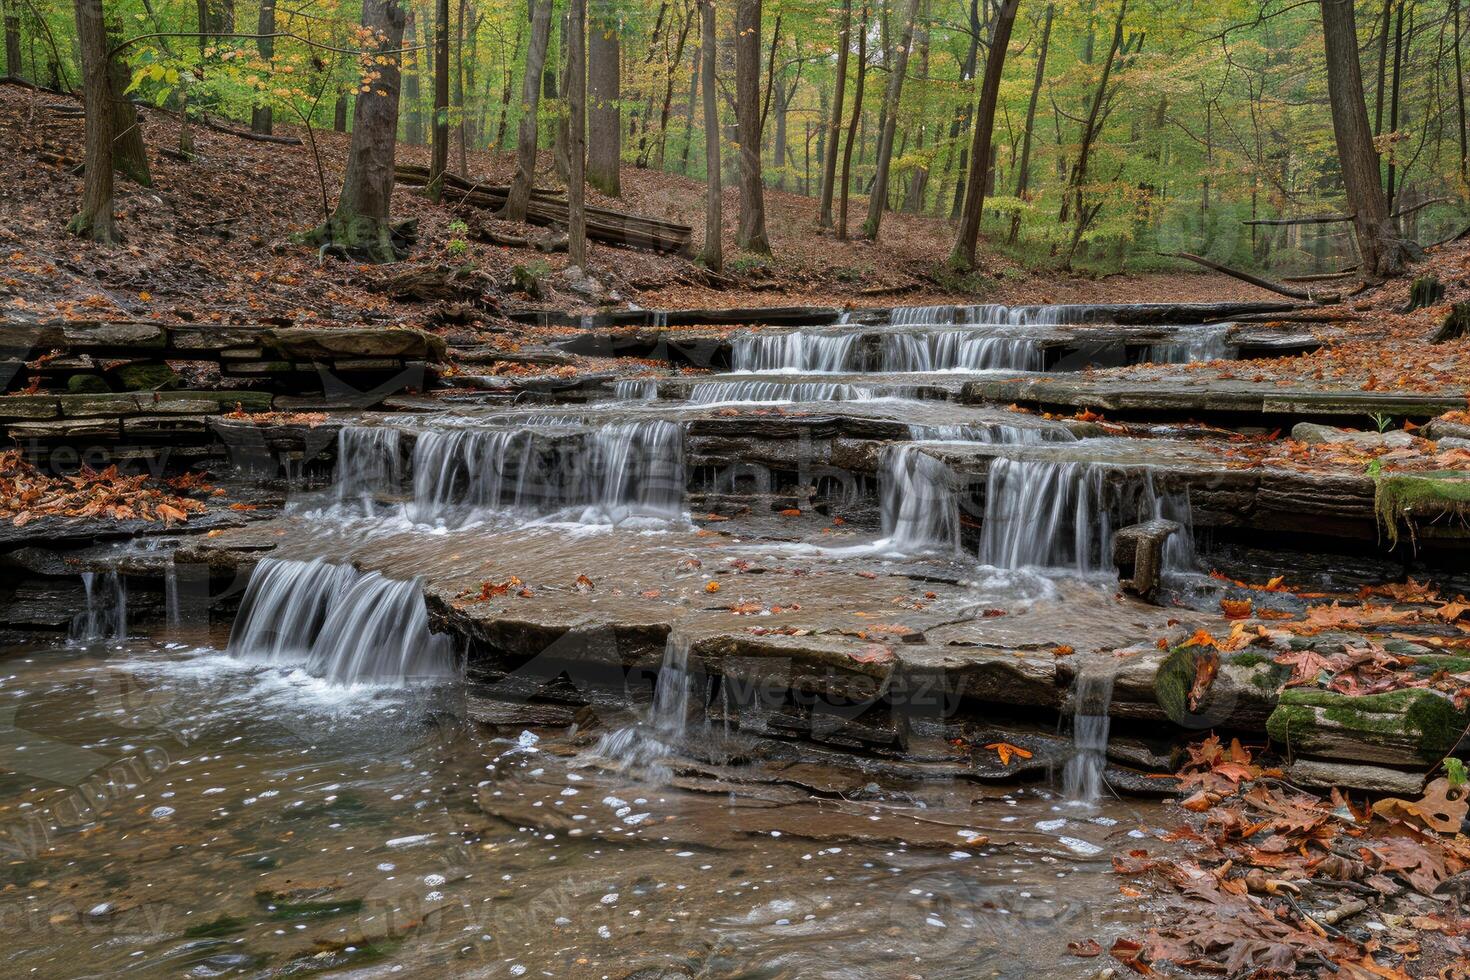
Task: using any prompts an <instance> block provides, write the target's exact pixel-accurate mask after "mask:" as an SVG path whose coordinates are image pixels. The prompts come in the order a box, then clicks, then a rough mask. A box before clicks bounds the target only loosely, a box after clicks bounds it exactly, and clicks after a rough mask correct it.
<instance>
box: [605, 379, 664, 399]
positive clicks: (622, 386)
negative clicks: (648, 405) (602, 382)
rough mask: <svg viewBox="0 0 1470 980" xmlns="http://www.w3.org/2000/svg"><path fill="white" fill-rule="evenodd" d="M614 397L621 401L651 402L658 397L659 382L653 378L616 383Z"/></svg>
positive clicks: (614, 383)
mask: <svg viewBox="0 0 1470 980" xmlns="http://www.w3.org/2000/svg"><path fill="white" fill-rule="evenodd" d="M613 397H614V398H616V399H618V400H620V401H629V402H651V401H653V400H654V399H656V398H657V397H658V382H657V381H656V380H654V379H652V378H634V379H632V380H625V381H614V382H613Z"/></svg>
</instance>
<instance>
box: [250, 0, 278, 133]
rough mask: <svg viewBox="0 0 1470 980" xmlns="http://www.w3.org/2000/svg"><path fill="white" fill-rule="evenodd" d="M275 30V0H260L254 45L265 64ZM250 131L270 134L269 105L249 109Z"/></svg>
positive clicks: (271, 53)
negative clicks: (256, 35) (257, 35)
mask: <svg viewBox="0 0 1470 980" xmlns="http://www.w3.org/2000/svg"><path fill="white" fill-rule="evenodd" d="M275 32H276V0H260V18H259V19H258V20H257V21H256V28H255V33H257V34H259V35H260V37H258V38H256V41H255V47H256V50H257V51H259V52H260V60H261V61H263V62H265V63H266V65H267V66H269V65H270V63H271V58H273V57H275V53H276V39H275V38H273V37H271V36H270V35H272V34H274V33H275ZM250 131H251V132H253V133H260V134H261V135H263V136H269V135H270V134H271V107H270V106H268V105H258V106H255V107H254V108H253V109H251V110H250Z"/></svg>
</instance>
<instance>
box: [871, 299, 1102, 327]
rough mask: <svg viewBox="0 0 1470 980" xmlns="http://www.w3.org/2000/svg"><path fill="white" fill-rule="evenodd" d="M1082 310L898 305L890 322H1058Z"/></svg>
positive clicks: (900, 324) (1019, 324)
mask: <svg viewBox="0 0 1470 980" xmlns="http://www.w3.org/2000/svg"><path fill="white" fill-rule="evenodd" d="M1080 312H1081V310H1079V309H1078V308H1077V307H1068V306H998V305H996V304H993V303H986V304H982V305H979V306H899V307H895V308H894V309H893V311H892V313H891V315H890V317H889V322H890V323H891V324H893V325H894V326H896V327H903V326H910V327H935V326H953V325H956V324H974V325H982V324H983V325H989V326H1008V327H1024V326H1038V327H1042V326H1059V325H1061V324H1064V323H1067V322H1069V321H1071V320H1074V319H1077V318H1078V315H1079V314H1080Z"/></svg>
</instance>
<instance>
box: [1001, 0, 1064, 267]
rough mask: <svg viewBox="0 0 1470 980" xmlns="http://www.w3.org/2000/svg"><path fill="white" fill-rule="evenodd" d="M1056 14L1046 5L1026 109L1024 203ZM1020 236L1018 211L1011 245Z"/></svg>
mask: <svg viewBox="0 0 1470 980" xmlns="http://www.w3.org/2000/svg"><path fill="white" fill-rule="evenodd" d="M1056 12H1057V6H1056V4H1054V3H1049V4H1047V5H1046V24H1045V26H1043V27H1042V29H1041V51H1040V53H1039V54H1037V56H1036V77H1035V78H1034V79H1033V80H1032V82H1031V102H1030V104H1029V105H1028V106H1027V107H1026V131H1025V133H1023V134H1022V136H1021V160H1020V162H1019V163H1018V164H1017V165H1016V171H1017V173H1016V198H1017V200H1022V201H1024V200H1025V199H1026V191H1027V189H1028V188H1029V187H1030V184H1031V136H1032V134H1033V133H1034V132H1035V129H1036V105H1037V103H1038V102H1039V101H1040V99H1041V83H1042V82H1043V81H1045V80H1046V54H1047V49H1048V48H1050V47H1051V27H1052V21H1053V20H1054V19H1055V17H1056ZM1020 234H1021V212H1020V211H1017V212H1016V213H1015V214H1013V215H1011V239H1010V240H1011V244H1013V245H1014V244H1015V242H1016V239H1017V238H1018V237H1019V236H1020Z"/></svg>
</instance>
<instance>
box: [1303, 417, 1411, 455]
mask: <svg viewBox="0 0 1470 980" xmlns="http://www.w3.org/2000/svg"><path fill="white" fill-rule="evenodd" d="M1291 437H1292V438H1293V439H1295V440H1296V441H1297V442H1304V443H1307V444H1308V445H1334V446H1353V447H1355V448H1358V449H1406V448H1408V447H1410V446H1412V445H1414V435H1413V434H1412V433H1409V432H1404V431H1402V430H1394V431H1392V432H1355V431H1353V430H1351V429H1338V428H1335V427H1333V426H1330V425H1318V424H1316V423H1314V422H1299V423H1297V424H1296V425H1294V426H1292V429H1291Z"/></svg>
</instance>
